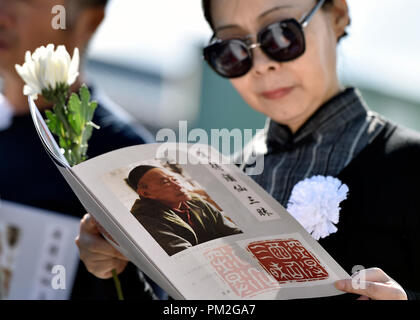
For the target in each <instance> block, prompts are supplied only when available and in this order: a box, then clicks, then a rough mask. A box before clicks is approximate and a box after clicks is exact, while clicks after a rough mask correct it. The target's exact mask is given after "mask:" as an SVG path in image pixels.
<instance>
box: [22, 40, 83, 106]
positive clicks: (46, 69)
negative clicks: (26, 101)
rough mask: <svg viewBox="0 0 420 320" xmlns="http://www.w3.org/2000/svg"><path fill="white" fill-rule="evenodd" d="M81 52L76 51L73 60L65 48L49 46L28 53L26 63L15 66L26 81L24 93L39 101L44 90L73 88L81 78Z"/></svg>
mask: <svg viewBox="0 0 420 320" xmlns="http://www.w3.org/2000/svg"><path fill="white" fill-rule="evenodd" d="M79 63H80V57H79V50H78V49H77V48H75V49H74V52H73V58H71V57H70V55H69V53H68V52H67V50H66V48H65V47H64V46H62V45H61V46H57V50H54V45H53V44H49V45H47V46H46V47H44V46H42V47H39V48H38V49H36V50H35V52H34V53H33V54H32V55H31V52H30V51H27V52H26V55H25V63H24V64H23V65H22V66H20V65H15V68H16V71H17V73H18V74H19V75H20V77H21V78H22V79H23V80H24V81H25V86H24V88H23V93H24V94H25V95H27V96H31V97H32V98H33V99H37V98H38V95H39V94H41V93H42V90H44V89H51V90H54V89H55V88H56V87H57V85H59V84H61V85H68V86H71V85H72V84H73V83H74V82H75V81H76V79H77V77H78V76H79Z"/></svg>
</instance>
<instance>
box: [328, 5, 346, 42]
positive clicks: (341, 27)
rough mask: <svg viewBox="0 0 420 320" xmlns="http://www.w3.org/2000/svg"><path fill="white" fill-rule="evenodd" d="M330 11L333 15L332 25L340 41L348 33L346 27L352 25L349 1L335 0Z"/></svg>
mask: <svg viewBox="0 0 420 320" xmlns="http://www.w3.org/2000/svg"><path fill="white" fill-rule="evenodd" d="M328 10H329V11H330V14H331V15H330V16H331V19H332V20H331V23H332V26H333V28H334V32H335V35H336V38H337V41H338V40H339V39H340V38H341V37H342V36H343V35H344V34H345V33H346V27H347V26H348V25H349V24H350V15H349V8H348V6H347V0H333V3H332V5H331V6H330V7H329V8H328Z"/></svg>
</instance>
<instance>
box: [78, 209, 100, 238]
mask: <svg viewBox="0 0 420 320" xmlns="http://www.w3.org/2000/svg"><path fill="white" fill-rule="evenodd" d="M96 224H97V222H96V220H95V219H94V218H93V217H92V216H91V215H90V214H89V213H87V214H85V215H84V216H83V218H82V220H81V221H80V233H82V232H86V233H90V234H100V231H99V229H98V227H97V225H96Z"/></svg>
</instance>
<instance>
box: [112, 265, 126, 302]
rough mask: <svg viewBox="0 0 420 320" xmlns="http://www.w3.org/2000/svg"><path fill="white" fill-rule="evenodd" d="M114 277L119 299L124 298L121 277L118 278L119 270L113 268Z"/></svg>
mask: <svg viewBox="0 0 420 320" xmlns="http://www.w3.org/2000/svg"><path fill="white" fill-rule="evenodd" d="M111 272H112V278H113V279H114V283H115V288H116V289H117V296H118V300H124V296H123V293H122V289H121V283H120V279H118V275H117V270H115V269H112V271H111Z"/></svg>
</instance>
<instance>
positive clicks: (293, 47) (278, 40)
mask: <svg viewBox="0 0 420 320" xmlns="http://www.w3.org/2000/svg"><path fill="white" fill-rule="evenodd" d="M259 38H260V39H259V41H260V43H261V48H262V50H264V52H265V53H266V54H267V55H268V56H270V57H271V58H272V59H274V60H276V61H279V62H284V61H290V60H293V59H296V58H298V57H299V56H301V55H302V54H303V53H304V52H305V36H304V34H303V31H302V28H301V26H300V24H299V23H298V22H297V21H295V20H286V21H282V22H278V23H275V24H272V25H270V26H268V27H267V28H266V29H265V30H264V31H263V32H262V33H261V34H260V37H259Z"/></svg>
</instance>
